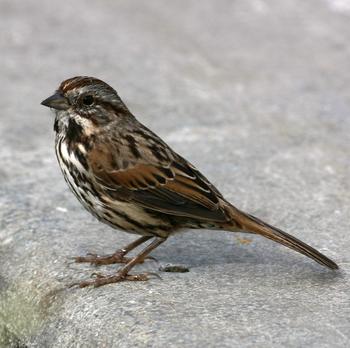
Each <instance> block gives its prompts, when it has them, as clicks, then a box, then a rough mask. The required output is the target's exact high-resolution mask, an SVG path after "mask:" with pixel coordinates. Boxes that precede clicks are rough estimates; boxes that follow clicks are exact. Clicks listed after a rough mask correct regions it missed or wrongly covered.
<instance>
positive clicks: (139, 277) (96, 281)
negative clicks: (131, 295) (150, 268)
mask: <svg viewBox="0 0 350 348" xmlns="http://www.w3.org/2000/svg"><path fill="white" fill-rule="evenodd" d="M151 275H153V276H157V277H158V278H160V276H159V275H158V274H156V273H150V272H145V273H139V274H124V272H117V273H116V274H112V275H104V274H101V273H93V274H92V276H94V278H93V279H90V280H83V281H81V282H76V283H73V284H71V285H70V286H69V287H70V288H71V287H74V286H78V287H79V288H85V287H87V286H93V287H95V288H97V287H99V286H102V285H106V284H112V283H119V282H123V281H146V280H148V279H149V276H151Z"/></svg>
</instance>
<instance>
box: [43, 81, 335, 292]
mask: <svg viewBox="0 0 350 348" xmlns="http://www.w3.org/2000/svg"><path fill="white" fill-rule="evenodd" d="M41 104H42V105H44V106H46V107H49V108H51V109H54V111H55V120H54V131H55V152H56V157H57V160H58V163H59V166H60V168H61V171H62V174H63V176H64V179H65V181H66V182H67V184H68V186H69V188H70V189H71V191H72V192H73V193H74V195H75V196H76V197H77V199H78V200H79V201H80V203H81V204H82V205H83V206H84V207H85V208H86V209H87V210H88V211H89V212H90V213H91V214H92V215H93V216H95V217H96V218H97V219H98V220H99V221H101V222H103V223H105V224H107V225H109V226H111V227H113V228H115V229H118V230H123V231H126V232H129V233H132V234H136V235H138V238H137V239H136V240H135V241H133V242H132V243H130V244H128V245H127V246H125V247H123V248H121V249H118V250H116V252H115V253H113V254H110V255H101V256H100V255H96V254H87V255H85V256H77V257H75V258H74V260H75V261H76V262H89V263H91V264H94V265H106V264H114V263H121V264H122V266H121V268H119V269H118V270H117V271H116V272H115V273H112V274H101V273H97V274H96V276H95V277H93V278H91V279H87V280H83V281H80V282H76V283H73V285H77V286H79V287H81V288H83V287H86V286H94V287H98V286H102V285H106V284H111V283H117V282H121V281H145V280H148V279H149V278H150V273H138V274H135V273H131V272H130V271H131V269H132V268H133V267H134V266H135V265H136V264H139V263H142V262H144V260H145V259H146V258H148V257H150V256H149V254H150V253H151V252H152V251H153V250H154V249H156V248H157V247H159V246H160V245H161V244H162V243H164V242H165V241H166V240H167V238H168V237H169V236H171V235H173V234H175V233H177V232H180V231H183V230H188V229H207V230H224V231H231V232H247V233H253V234H257V235H260V236H263V237H265V238H268V239H270V240H273V241H274V242H277V243H280V244H282V245H284V246H286V247H288V248H290V249H293V250H295V251H297V252H299V253H301V254H303V255H305V256H308V257H309V258H311V259H313V260H314V261H316V262H318V263H319V264H321V265H323V266H326V267H328V268H330V269H333V270H335V269H338V265H337V264H336V263H335V262H334V261H332V260H331V259H329V258H328V257H326V256H325V255H323V254H321V253H320V252H319V251H317V250H316V249H314V248H313V247H311V246H309V245H307V244H306V243H304V242H302V241H301V240H299V239H297V238H295V237H293V236H292V235H290V234H288V233H286V232H284V231H282V230H281V229H279V228H277V227H274V226H272V225H270V224H268V223H266V222H264V221H262V220H261V219H259V218H257V217H255V216H253V215H251V214H249V213H246V212H244V211H242V210H240V209H238V208H236V207H235V206H234V205H233V204H231V203H230V202H229V201H228V200H226V199H225V198H224V196H223V195H222V194H221V193H220V191H219V190H218V189H217V188H216V187H215V186H214V185H213V184H212V183H211V182H210V181H209V180H208V179H207V178H206V177H205V176H204V175H203V174H202V173H201V172H200V171H199V170H198V169H197V168H196V167H195V166H194V165H193V164H191V163H190V162H189V161H187V160H186V159H185V158H183V157H182V156H180V155H179V154H178V153H176V152H175V151H174V150H173V149H172V148H171V147H170V146H169V145H167V144H166V143H165V142H164V141H163V140H162V139H161V138H160V137H159V136H157V135H156V134H155V133H153V132H152V131H151V130H150V129H148V128H147V127H146V126H144V125H143V124H142V123H140V122H139V121H138V120H137V119H136V117H135V116H134V115H133V114H132V113H131V111H130V110H129V109H128V107H127V106H126V105H125V104H124V102H123V101H122V99H121V98H120V97H119V95H118V93H117V92H116V90H115V89H113V88H112V87H111V86H109V85H108V84H107V83H105V82H104V81H102V80H100V79H97V78H94V77H88V76H76V77H73V78H69V79H67V80H65V81H63V82H62V83H61V84H60V85H59V87H58V89H57V90H56V91H55V93H54V94H53V95H51V96H50V97H48V98H47V99H45V100H44V101H42V103H41ZM147 241H150V242H149V243H148V244H147V245H146V246H145V247H144V249H142V250H141V251H140V252H139V253H138V254H137V255H136V256H134V257H127V256H126V255H127V254H128V253H129V252H130V251H132V250H133V249H135V248H136V247H138V246H140V245H142V244H144V243H146V242H147Z"/></svg>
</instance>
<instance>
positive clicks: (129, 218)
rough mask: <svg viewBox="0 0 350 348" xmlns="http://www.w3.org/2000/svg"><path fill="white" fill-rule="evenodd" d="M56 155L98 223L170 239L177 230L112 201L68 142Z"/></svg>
mask: <svg viewBox="0 0 350 348" xmlns="http://www.w3.org/2000/svg"><path fill="white" fill-rule="evenodd" d="M56 154H57V158H58V162H59V165H60V167H61V170H62V174H63V176H64V179H65V181H66V182H67V184H68V186H69V188H70V189H71V191H72V192H73V193H74V195H75V196H76V197H77V198H78V200H79V201H80V203H81V204H82V205H83V206H84V208H85V209H87V210H88V211H89V212H90V213H91V214H92V215H93V216H95V217H96V218H97V219H98V220H100V221H102V222H104V223H106V224H108V225H110V226H112V227H114V228H118V229H122V230H125V231H126V232H129V233H135V234H141V235H157V236H161V237H167V236H168V235H169V234H170V233H171V232H172V231H173V229H174V226H173V225H172V224H171V222H170V221H167V220H164V219H162V218H161V216H159V217H157V214H150V213H149V212H147V211H146V210H145V209H144V208H143V207H141V206H138V205H136V204H134V203H129V202H125V201H122V200H118V199H117V198H115V197H113V198H112V197H110V196H109V195H108V194H106V192H105V190H104V189H103V188H102V187H101V185H100V184H98V183H97V182H96V181H95V179H94V178H92V177H91V174H90V173H89V169H88V168H85V167H84V166H83V165H82V163H81V162H80V161H79V159H78V157H77V156H76V155H75V153H74V151H68V148H67V144H66V143H65V142H64V141H58V142H57V144H56Z"/></svg>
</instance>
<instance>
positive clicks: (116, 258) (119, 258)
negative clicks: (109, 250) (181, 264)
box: [74, 236, 153, 266]
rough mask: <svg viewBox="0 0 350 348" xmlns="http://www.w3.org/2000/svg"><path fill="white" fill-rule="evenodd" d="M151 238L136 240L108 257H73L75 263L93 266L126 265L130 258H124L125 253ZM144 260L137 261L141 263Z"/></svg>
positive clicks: (91, 255)
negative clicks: (86, 263) (87, 263)
mask: <svg viewBox="0 0 350 348" xmlns="http://www.w3.org/2000/svg"><path fill="white" fill-rule="evenodd" d="M150 238H153V236H143V237H141V238H138V239H136V240H135V241H133V242H132V243H130V244H128V245H127V246H125V247H124V248H121V249H118V250H117V251H116V252H115V253H113V254H109V255H97V254H90V253H89V254H87V255H86V256H76V257H74V260H75V262H79V263H80V262H89V263H91V264H93V265H96V266H100V265H111V264H113V263H128V262H129V261H131V260H132V259H131V258H128V257H125V255H126V254H127V253H129V252H130V251H131V250H133V249H135V248H136V247H138V246H139V245H141V244H142V243H144V242H146V241H148V240H149V239H150ZM143 261H144V260H141V259H140V261H139V263H142V262H143Z"/></svg>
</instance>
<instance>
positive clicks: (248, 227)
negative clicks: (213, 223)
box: [225, 206, 339, 269]
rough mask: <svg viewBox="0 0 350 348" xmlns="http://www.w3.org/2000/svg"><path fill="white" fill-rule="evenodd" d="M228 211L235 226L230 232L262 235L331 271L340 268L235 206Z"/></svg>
mask: <svg viewBox="0 0 350 348" xmlns="http://www.w3.org/2000/svg"><path fill="white" fill-rule="evenodd" d="M228 210H229V214H230V216H231V218H232V222H233V223H234V224H235V225H231V228H230V226H228V227H227V229H228V230H230V229H231V230H233V231H237V228H238V229H239V230H243V231H246V232H251V233H256V234H260V235H262V236H264V237H266V238H268V239H271V240H273V241H275V242H277V243H280V244H283V245H285V246H286V247H288V248H290V249H293V250H295V251H298V252H299V253H301V254H303V255H305V256H308V257H310V258H311V259H313V260H315V261H316V262H318V263H319V264H321V265H323V266H326V267H328V268H331V269H338V268H339V267H338V265H337V264H336V263H335V262H333V261H332V260H331V259H329V258H328V257H327V256H325V255H323V254H321V253H320V252H319V251H317V250H316V249H314V248H312V247H311V246H309V245H307V244H306V243H304V242H302V241H301V240H299V239H297V238H295V237H293V236H291V235H290V234H288V233H286V232H284V231H282V230H280V229H278V228H276V227H274V226H271V225H269V224H267V223H266V222H264V221H262V220H260V219H258V218H256V217H255V216H253V215H250V214H247V213H244V212H242V211H240V210H238V209H237V208H235V207H233V206H230V207H229V209H228ZM225 229H226V227H225Z"/></svg>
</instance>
